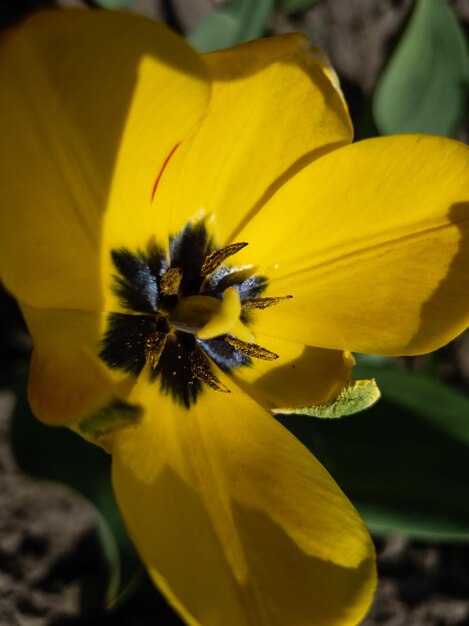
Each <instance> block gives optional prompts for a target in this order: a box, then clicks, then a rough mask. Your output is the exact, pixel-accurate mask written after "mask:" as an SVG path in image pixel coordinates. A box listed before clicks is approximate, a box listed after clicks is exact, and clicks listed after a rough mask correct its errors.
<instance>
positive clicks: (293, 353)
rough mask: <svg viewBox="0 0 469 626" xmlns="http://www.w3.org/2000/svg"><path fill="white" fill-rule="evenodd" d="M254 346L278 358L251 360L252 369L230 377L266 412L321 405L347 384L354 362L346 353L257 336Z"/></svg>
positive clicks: (239, 370)
mask: <svg viewBox="0 0 469 626" xmlns="http://www.w3.org/2000/svg"><path fill="white" fill-rule="evenodd" d="M262 313H263V312H262ZM262 313H260V314H259V315H262ZM256 343H258V344H260V345H261V346H262V347H263V348H266V349H267V350H270V351H272V352H274V353H275V354H278V356H279V358H278V359H277V360H276V361H266V360H261V359H253V366H252V367H242V368H239V369H236V370H234V371H233V374H232V375H233V377H234V379H235V380H236V381H237V383H238V384H239V386H240V387H241V388H242V389H243V390H244V391H246V392H247V393H248V394H249V395H251V396H252V397H253V398H255V399H256V400H257V401H258V402H259V403H260V404H262V405H263V406H264V407H265V408H266V409H267V410H272V409H278V408H280V407H304V406H311V405H313V404H323V403H324V402H327V401H329V400H331V399H332V398H335V397H336V396H337V395H338V394H339V392H340V391H341V390H342V389H343V388H344V387H345V386H346V385H348V383H349V382H350V378H351V369H352V366H353V364H354V359H353V357H352V356H351V355H350V354H348V353H343V352H340V351H339V350H325V349H323V348H311V347H308V346H303V345H302V344H299V343H291V342H289V341H284V340H283V339H278V338H274V337H267V336H262V335H258V334H256Z"/></svg>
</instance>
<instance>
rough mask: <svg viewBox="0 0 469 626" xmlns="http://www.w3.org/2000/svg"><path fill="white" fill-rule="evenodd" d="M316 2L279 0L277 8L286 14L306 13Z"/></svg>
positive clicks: (310, 0) (311, 0) (312, 0)
mask: <svg viewBox="0 0 469 626" xmlns="http://www.w3.org/2000/svg"><path fill="white" fill-rule="evenodd" d="M315 2H316V0H280V2H279V8H280V9H282V11H285V12H286V13H296V12H297V11H306V9H309V8H310V7H312V6H313V4H315Z"/></svg>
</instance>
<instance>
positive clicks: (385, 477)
mask: <svg viewBox="0 0 469 626" xmlns="http://www.w3.org/2000/svg"><path fill="white" fill-rule="evenodd" d="M357 370H358V372H357V375H359V376H369V375H370V371H373V374H375V375H376V381H377V384H378V386H379V387H380V389H381V392H382V394H383V397H382V400H381V401H380V402H378V403H377V404H375V405H374V406H373V407H371V408H370V409H369V410H367V411H364V412H362V413H357V414H356V415H352V416H350V417H349V418H347V419H346V420H312V419H311V418H310V417H307V416H304V415H287V416H278V417H279V419H280V421H281V422H282V423H283V424H284V425H285V426H286V427H287V428H289V430H291V431H292V432H293V434H295V435H296V436H297V437H298V438H299V439H300V440H301V441H303V443H304V444H305V445H306V446H307V447H308V448H309V449H310V450H311V451H312V452H313V453H314V454H315V455H316V456H317V457H318V458H319V460H320V461H321V462H322V463H323V464H324V465H325V467H326V468H327V469H328V470H329V471H330V472H331V474H332V476H333V477H334V479H335V480H336V481H337V482H338V483H339V485H340V486H341V487H342V489H343V490H344V491H345V493H346V494H347V495H348V497H349V498H350V499H351V500H352V502H353V503H354V504H355V506H356V507H357V509H358V510H359V512H360V513H361V514H362V515H363V516H364V519H365V521H366V522H367V523H368V524H369V525H370V528H371V529H372V530H373V531H374V532H376V533H378V534H382V533H388V532H400V533H407V534H409V535H411V536H413V537H419V538H429V537H433V538H438V539H442V540H455V541H456V540H458V541H460V540H462V539H464V540H469V499H468V497H467V485H468V484H469V463H468V458H469V401H468V400H467V399H466V398H464V397H463V396H461V395H460V394H457V393H456V392H453V391H451V390H449V389H446V387H444V385H442V384H441V383H438V382H435V381H434V380H433V379H431V378H427V377H425V378H424V377H420V376H414V375H412V374H411V373H408V372H394V371H391V370H384V369H383V370H381V369H379V368H357Z"/></svg>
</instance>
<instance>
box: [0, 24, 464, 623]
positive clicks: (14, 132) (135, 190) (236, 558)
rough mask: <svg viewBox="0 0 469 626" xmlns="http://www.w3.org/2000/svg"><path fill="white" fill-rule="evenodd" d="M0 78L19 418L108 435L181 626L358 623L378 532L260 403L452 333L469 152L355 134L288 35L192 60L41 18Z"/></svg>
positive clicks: (145, 39) (4, 223) (9, 53)
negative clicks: (356, 360) (25, 367)
mask: <svg viewBox="0 0 469 626" xmlns="http://www.w3.org/2000/svg"><path fill="white" fill-rule="evenodd" d="M0 76H1V79H2V90H1V94H0V136H1V137H2V156H1V174H0V176H1V186H0V198H1V212H0V276H1V278H2V281H3V283H4V284H5V286H6V287H7V288H8V289H9V290H10V291H11V292H12V293H13V294H14V295H15V296H16V297H17V298H18V300H19V302H20V304H21V307H22V310H23V312H24V315H25V318H26V320H27V323H28V325H29V328H30V330H31V334H32V336H33V339H34V343H35V348H34V352H33V356H32V361H31V371H30V383H29V394H30V401H31V404H32V407H33V410H34V411H35V412H36V414H37V415H38V417H39V418H41V419H43V420H44V421H46V422H49V423H54V424H67V425H70V426H71V427H73V428H75V429H76V430H79V431H81V432H82V433H83V434H85V435H86V436H88V437H89V438H93V437H94V438H98V439H100V441H101V442H102V443H103V445H105V446H106V447H107V448H108V449H109V450H110V451H112V453H113V480H114V486H115V491H116V494H117V499H118V502H119V505H120V507H121V510H122V512H123V515H124V517H125V520H126V523H127V525H128V528H129V531H130V534H131V536H132V537H133V539H134V541H135V543H136V545H137V547H138V549H139V551H140V554H141V555H142V557H143V559H144V561H145V563H146V565H147V567H148V570H149V572H150V574H151V576H152V578H153V579H154V581H155V582H156V584H157V585H158V586H159V587H160V588H161V589H162V590H163V591H164V593H165V594H166V595H167V597H168V598H169V600H170V601H171V602H172V603H173V605H174V606H175V607H176V609H177V610H178V611H179V613H180V614H181V615H182V617H183V618H184V619H185V621H186V622H187V623H188V624H190V625H191V626H193V625H196V624H197V625H199V624H200V625H202V626H220V625H221V624H223V626H285V625H288V626H306V625H311V626H336V625H345V624H347V625H349V624H356V623H358V622H359V621H360V619H361V618H362V616H363V614H364V612H365V611H366V610H367V607H368V606H369V603H370V599H371V596H372V592H373V588H374V583H375V574H374V554H373V547H372V543H371V541H370V538H369V535H368V533H367V531H366V529H365V527H364V526H363V524H362V522H361V520H360V519H359V517H358V515H357V513H356V512H355V510H354V509H353V507H352V506H351V504H350V503H349V502H348V500H347V499H346V498H345V496H344V495H343V494H342V492H341V491H340V490H339V488H338V487H337V486H336V484H335V483H334V482H333V480H332V479H331V477H330V476H329V475H328V473H327V472H326V471H325V470H324V469H323V468H322V467H321V466H320V465H319V463H318V462H317V461H316V460H315V459H314V457H313V456H312V455H311V454H310V453H309V452H308V451H307V450H306V449H305V448H304V447H303V446H302V445H301V444H300V443H299V442H298V441H297V440H296V439H295V438H294V437H293V436H292V435H291V434H290V433H288V432H287V431H286V430H285V429H284V428H283V427H282V426H281V425H280V424H279V423H278V422H277V421H276V420H275V418H274V417H272V414H271V412H272V411H275V410H276V409H279V408H290V409H291V408H297V409H298V408H303V407H310V406H312V405H318V404H321V405H322V404H324V403H327V402H328V401H331V400H333V399H334V398H335V397H336V396H337V395H338V394H339V392H340V391H341V390H343V389H344V388H345V387H346V386H347V385H348V383H349V381H350V370H351V367H352V364H353V359H352V358H351V356H350V354H349V351H359V352H372V353H378V354H388V355H394V354H415V353H419V352H425V351H429V350H432V349H434V348H436V347H438V346H440V345H442V344H443V343H445V342H447V341H448V340H450V339H451V338H452V337H454V336H455V335H456V334H458V333H459V332H460V331H462V330H463V329H464V328H465V327H466V325H467V323H468V322H467V320H468V313H469V307H468V303H469V273H468V272H467V266H468V261H469V250H468V217H469V204H468V199H469V176H468V166H469V151H468V149H467V148H466V147H464V146H462V145H461V144H458V143H456V142H453V141H450V140H446V139H442V138H434V137H425V136H401V137H388V138H382V139H376V140H369V141H364V142H360V143H357V144H354V145H348V144H350V142H351V139H352V128H351V123H350V120H349V116H348V113H347V109H346V105H345V104H344V102H343V98H342V96H341V93H340V90H339V89H338V86H337V80H336V78H335V75H334V73H333V71H332V70H331V68H330V67H329V66H328V65H327V62H326V61H325V60H324V58H323V57H322V56H321V55H320V53H319V52H318V51H315V50H311V49H309V48H308V45H307V43H306V41H305V38H304V37H302V36H300V35H285V36H282V37H275V38H272V39H266V40H262V41H257V42H253V43H249V44H246V45H244V46H240V47H238V48H235V49H232V50H227V51H223V52H219V53H214V54H209V55H204V56H199V55H197V54H196V53H195V52H194V51H192V50H191V49H190V48H189V47H188V45H187V44H186V43H184V42H183V41H182V40H180V39H179V38H178V37H176V36H175V35H174V34H172V33H170V32H168V31H167V30H166V29H165V28H164V27H163V26H160V25H158V24H154V23H152V22H150V21H148V20H145V19H142V18H137V17H132V16H131V15H125V14H118V13H105V12H56V13H52V12H51V13H43V14H38V15H36V16H34V17H32V18H30V19H28V20H27V21H26V22H24V23H23V24H22V25H21V26H20V27H19V28H17V29H15V30H13V31H11V32H8V33H6V34H4V35H3V37H2V40H1V48H0ZM236 244H238V245H236ZM246 244H247V245H246ZM277 357H278V358H277ZM228 392H229V393H228ZM119 426H122V427H121V428H119ZM100 436H101V438H100ZM370 471H373V468H370Z"/></svg>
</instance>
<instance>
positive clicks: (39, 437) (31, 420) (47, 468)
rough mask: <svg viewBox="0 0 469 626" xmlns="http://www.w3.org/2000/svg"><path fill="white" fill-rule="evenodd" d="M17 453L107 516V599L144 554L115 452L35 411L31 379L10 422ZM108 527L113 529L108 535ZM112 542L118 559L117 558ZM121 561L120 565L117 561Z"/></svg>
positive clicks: (24, 463)
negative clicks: (114, 467) (130, 526)
mask: <svg viewBox="0 0 469 626" xmlns="http://www.w3.org/2000/svg"><path fill="white" fill-rule="evenodd" d="M11 442H12V448H13V454H14V456H15V458H16V461H17V463H18V465H19V466H20V467H21V469H22V470H23V471H24V472H27V473H28V474H30V475H32V476H34V477H37V478H43V479H46V480H52V481H55V482H61V483H64V484H65V485H68V486H69V487H71V488H72V489H74V490H75V491H77V492H78V493H80V494H81V495H83V496H84V497H85V498H86V499H87V500H89V501H90V502H91V503H92V504H93V505H94V507H95V508H96V509H97V511H98V512H99V514H100V515H101V516H102V518H103V519H104V520H105V524H104V522H103V521H102V520H100V521H99V528H100V530H101V537H102V539H103V542H104V544H103V550H104V552H105V553H108V554H111V557H110V559H109V563H110V564H113V567H112V571H111V572H110V573H111V576H110V580H109V589H108V594H107V595H108V598H107V599H108V600H111V599H112V596H113V595H115V594H116V593H117V588H118V586H119V585H118V584H117V581H118V579H119V578H120V588H121V589H123V588H124V587H126V586H127V585H128V584H129V583H130V582H131V581H132V579H133V577H134V576H135V573H136V572H137V570H138V569H139V568H140V560H139V558H138V556H137V555H136V552H135V549H134V547H133V545H132V543H131V541H130V539H129V537H128V534H127V531H126V529H125V526H124V524H123V521H122V518H121V516H120V513H119V510H118V508H117V504H116V501H115V498H114V493H113V490H112V485H111V477H110V475H111V457H110V456H109V455H108V454H106V453H105V452H104V451H103V450H102V449H101V448H99V447H97V446H94V445H93V444H91V443H88V442H87V441H85V440H83V439H82V438H81V437H79V436H78V435H77V434H75V433H73V432H71V431H70V430H68V429H67V428H52V427H50V426H45V425H44V424H42V423H41V422H39V421H38V420H37V419H36V418H35V417H34V416H33V415H32V413H31V411H30V409H29V405H28V402H27V398H26V381H24V382H23V384H22V385H21V388H20V389H19V390H18V402H17V405H16V408H15V411H14V415H13V420H12V425H11ZM108 529H110V532H112V537H113V538H111V537H110V536H109V532H108ZM113 542H115V543H116V545H117V548H118V552H119V559H118V560H117V561H116V560H115V559H113V558H112V551H113V547H112V544H113ZM116 563H117V565H116Z"/></svg>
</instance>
